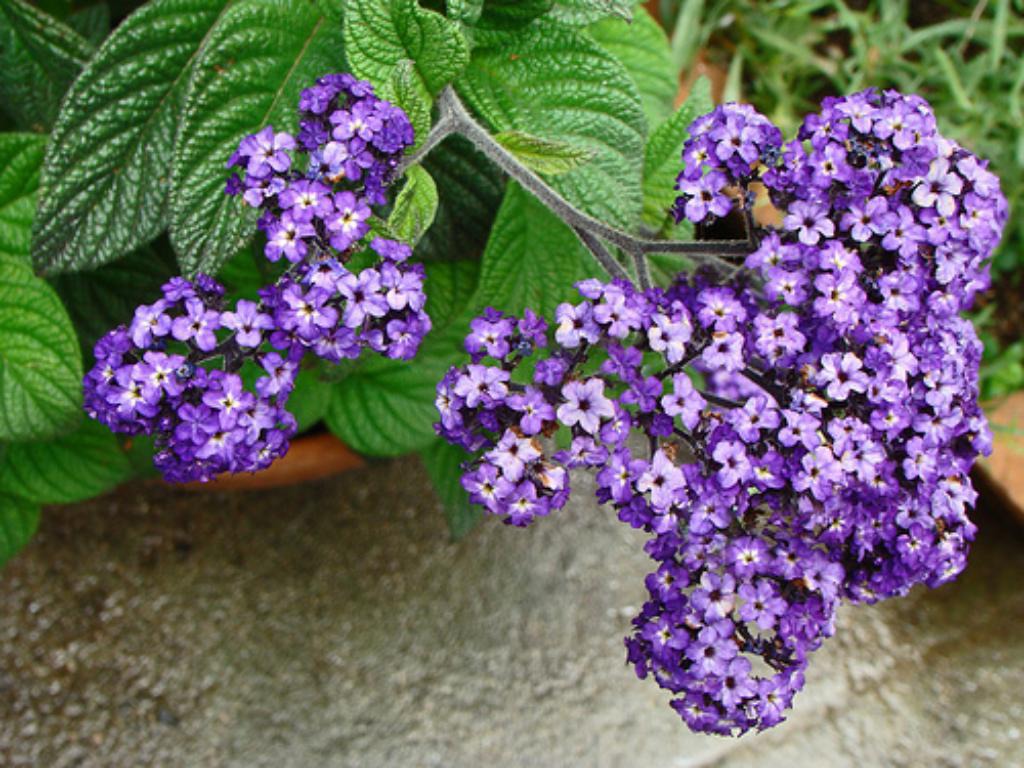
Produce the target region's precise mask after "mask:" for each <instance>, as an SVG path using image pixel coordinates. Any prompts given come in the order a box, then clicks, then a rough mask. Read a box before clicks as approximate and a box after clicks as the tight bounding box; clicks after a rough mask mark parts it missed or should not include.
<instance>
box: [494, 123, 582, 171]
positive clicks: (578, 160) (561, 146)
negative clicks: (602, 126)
mask: <svg viewBox="0 0 1024 768" xmlns="http://www.w3.org/2000/svg"><path fill="white" fill-rule="evenodd" d="M494 140H495V141H497V142H498V143H499V144H501V146H503V147H504V148H505V149H507V150H508V151H509V152H511V153H512V154H513V155H515V156H516V159H517V160H518V161H519V162H520V163H522V164H523V165H525V166H526V167H527V168H529V169H530V170H532V171H536V172H537V173H543V174H545V175H547V176H557V175H559V174H561V173H568V172H569V171H571V170H573V169H574V168H578V167H579V166H581V165H583V164H584V163H586V162H587V161H589V160H590V159H591V158H592V157H593V156H594V153H593V152H592V151H591V150H588V149H583V148H581V147H575V146H573V145H572V144H567V143H566V142H564V141H553V140H551V139H542V138H541V137H540V136H533V135H532V134H529V133H524V132H523V131H502V132H501V133H496V134H495V135H494Z"/></svg>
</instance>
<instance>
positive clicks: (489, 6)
mask: <svg viewBox="0 0 1024 768" xmlns="http://www.w3.org/2000/svg"><path fill="white" fill-rule="evenodd" d="M552 7H554V0H484V8H483V13H482V14H481V15H480V19H479V21H477V26H479V27H481V28H483V29H506V30H511V29H519V28H520V27H525V26H526V25H527V24H529V23H530V22H531V21H533V20H534V19H536V18H538V17H539V16H543V15H544V14H545V13H547V12H548V11H550V10H551V9H552Z"/></svg>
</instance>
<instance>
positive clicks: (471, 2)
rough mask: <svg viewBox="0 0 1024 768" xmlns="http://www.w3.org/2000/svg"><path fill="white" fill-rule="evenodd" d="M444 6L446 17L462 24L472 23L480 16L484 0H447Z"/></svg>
mask: <svg viewBox="0 0 1024 768" xmlns="http://www.w3.org/2000/svg"><path fill="white" fill-rule="evenodd" d="M445 7H446V9H447V11H448V18H450V19H455V20H456V21H461V22H462V23H463V24H473V23H475V22H476V20H477V19H479V18H480V13H481V12H482V11H483V9H484V0H448V2H447V3H446V4H445Z"/></svg>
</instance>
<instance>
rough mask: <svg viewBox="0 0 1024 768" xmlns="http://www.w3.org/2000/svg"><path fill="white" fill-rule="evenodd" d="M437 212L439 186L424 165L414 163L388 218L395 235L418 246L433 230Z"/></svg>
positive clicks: (390, 228)
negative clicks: (430, 230)
mask: <svg viewBox="0 0 1024 768" xmlns="http://www.w3.org/2000/svg"><path fill="white" fill-rule="evenodd" d="M436 214H437V186H436V185H435V184H434V180H433V179H432V178H431V177H430V174H429V173H427V171H426V170H424V169H423V168H422V167H421V166H418V165H414V166H412V167H411V168H410V169H409V170H408V171H406V174H405V185H404V186H403V187H402V191H401V192H399V193H398V197H397V198H395V205H394V207H393V208H392V209H391V215H390V216H389V217H388V230H389V231H390V232H391V234H392V236H393V237H396V238H398V239H399V240H402V241H403V242H406V243H409V244H411V245H415V244H416V243H418V242H419V239H420V238H421V237H422V236H423V233H424V232H426V231H427V230H428V229H430V225H431V224H433V223H434V216H435V215H436Z"/></svg>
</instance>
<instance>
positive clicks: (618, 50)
mask: <svg viewBox="0 0 1024 768" xmlns="http://www.w3.org/2000/svg"><path fill="white" fill-rule="evenodd" d="M587 31H588V32H589V33H590V34H591V36H592V37H593V38H594V39H595V40H597V42H598V43H600V44H601V47H602V48H604V49H605V50H606V51H608V52H609V53H610V54H612V55H613V56H615V58H617V59H618V60H619V61H621V62H622V64H623V66H625V67H626V70H627V71H628V72H629V74H630V75H631V76H632V78H633V82H634V83H636V87H637V89H638V90H639V91H640V99H641V100H642V101H643V106H644V114H645V115H646V116H647V121H648V123H649V124H650V125H657V124H658V123H660V122H661V121H662V120H664V119H665V118H666V117H668V116H669V114H671V112H672V104H673V103H674V102H675V97H676V92H677V91H678V89H679V76H678V73H677V72H676V71H675V69H674V68H673V66H672V49H671V48H670V46H669V42H668V37H667V36H666V35H665V30H663V29H662V28H661V25H660V24H658V22H656V21H655V20H654V19H653V18H652V16H651V14H649V13H648V12H647V11H645V10H644V9H643V8H642V7H640V8H637V10H636V15H635V16H634V17H633V21H632V22H627V21H624V20H623V19H604V20H603V21H599V22H598V23H597V24H594V25H592V26H590V27H588V29H587Z"/></svg>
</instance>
